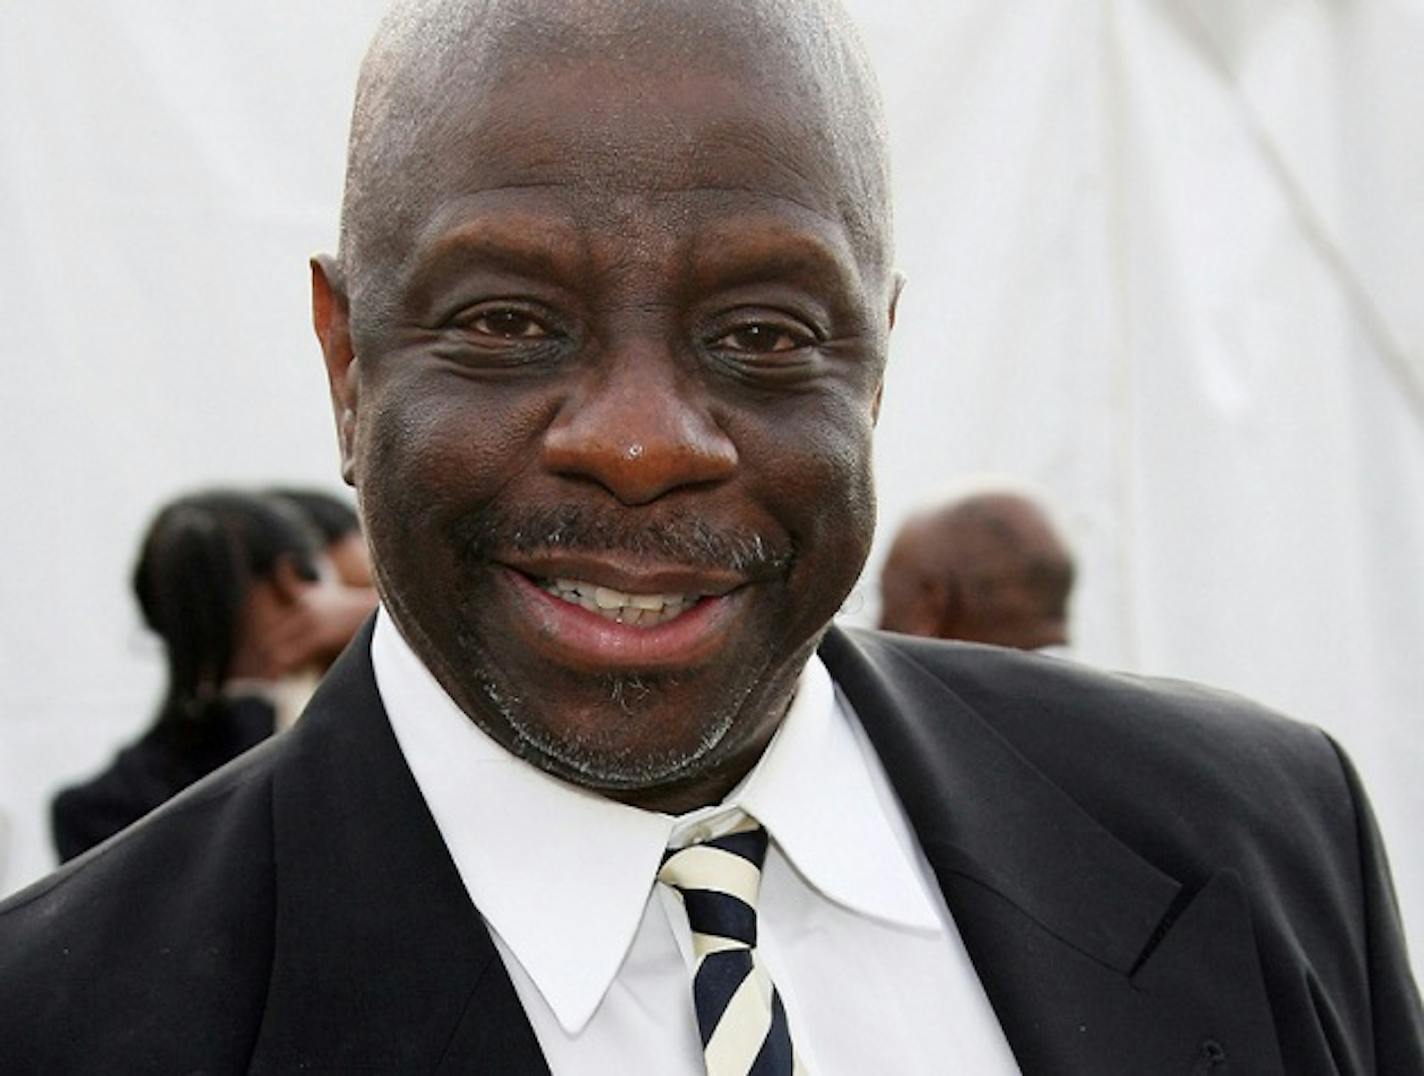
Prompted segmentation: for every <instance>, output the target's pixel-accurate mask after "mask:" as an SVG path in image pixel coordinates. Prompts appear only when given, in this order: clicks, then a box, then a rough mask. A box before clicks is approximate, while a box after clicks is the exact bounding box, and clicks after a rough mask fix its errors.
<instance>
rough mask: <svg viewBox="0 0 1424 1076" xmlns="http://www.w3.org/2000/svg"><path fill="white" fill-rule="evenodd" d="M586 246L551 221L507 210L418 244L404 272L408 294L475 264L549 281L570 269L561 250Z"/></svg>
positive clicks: (468, 221)
mask: <svg viewBox="0 0 1424 1076" xmlns="http://www.w3.org/2000/svg"><path fill="white" fill-rule="evenodd" d="M581 246H582V243H581V242H580V240H579V237H578V233H577V232H576V230H575V229H573V228H571V227H568V226H560V225H559V224H558V223H557V222H555V221H552V220H550V218H548V217H545V216H542V215H532V214H527V213H518V212H508V211H500V212H490V213H482V214H480V215H478V216H475V217H473V218H466V219H463V220H462V221H461V222H460V223H459V225H458V226H456V227H454V228H451V229H449V230H447V231H444V232H442V233H439V234H438V235H436V236H435V237H434V238H433V239H431V240H429V241H426V242H422V243H417V244H416V246H415V249H414V250H413V251H412V253H411V257H410V259H409V262H408V265H409V268H408V270H407V272H406V273H405V291H406V292H407V294H416V293H419V292H423V291H426V290H428V289H430V288H431V287H433V286H435V285H436V284H437V283H438V281H439V280H440V277H441V276H442V274H443V273H444V271H446V270H448V269H453V268H457V267H459V266H462V265H470V264H479V265H481V266H485V267H488V268H490V269H493V270H495V271H504V272H508V273H513V274H516V275H521V276H532V277H541V278H546V277H548V276H550V275H553V274H556V273H558V272H559V271H560V270H561V269H564V270H566V269H567V268H568V267H567V264H561V262H562V259H561V258H560V257H559V252H560V251H567V250H577V249H579V248H580V247H581Z"/></svg>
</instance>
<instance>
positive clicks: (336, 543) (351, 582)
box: [268, 487, 373, 587]
mask: <svg viewBox="0 0 1424 1076" xmlns="http://www.w3.org/2000/svg"><path fill="white" fill-rule="evenodd" d="M268 493H269V494H270V495H271V496H273V497H276V498H278V499H280V500H283V501H286V502H287V503H288V504H291V505H293V506H295V507H296V508H297V509H298V510H299V511H300V512H301V513H302V514H303V515H304V516H306V517H307V519H308V520H309V521H310V522H311V525H312V526H313V527H315V528H316V529H317V530H318V531H320V532H321V537H322V540H323V541H324V542H325V543H326V556H327V558H328V559H329V560H330V561H331V566H332V567H333V568H335V569H336V577H337V579H339V580H341V582H342V583H344V584H345V585H346V586H348V587H369V586H371V585H372V583H373V580H372V578H371V553H370V550H369V549H367V547H366V536H365V535H364V534H362V533H361V517H360V516H358V515H357V514H356V509H355V508H353V507H352V506H351V504H350V502H348V501H346V500H344V499H343V498H341V497H338V496H336V495H335V494H333V493H327V492H326V491H325V490H319V489H290V488H286V487H277V488H274V489H271V490H268Z"/></svg>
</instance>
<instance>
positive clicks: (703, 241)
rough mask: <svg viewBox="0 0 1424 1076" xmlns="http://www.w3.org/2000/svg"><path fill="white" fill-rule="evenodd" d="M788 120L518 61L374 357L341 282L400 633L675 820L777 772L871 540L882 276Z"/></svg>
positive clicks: (518, 745) (440, 205)
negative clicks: (798, 687) (756, 767)
mask: <svg viewBox="0 0 1424 1076" xmlns="http://www.w3.org/2000/svg"><path fill="white" fill-rule="evenodd" d="M783 96H784V95H783ZM795 108H796V104H795V102H794V101H786V100H781V101H777V100H776V98H775V95H774V93H772V91H771V88H769V87H768V86H766V85H763V86H760V87H757V86H746V87H745V88H744V87H743V86H742V85H738V84H737V83H736V82H735V81H733V80H731V79H728V78H725V77H722V76H720V75H716V74H709V73H707V72H698V71H685V70H684V71H679V72H677V73H676V74H674V75H669V74H666V73H664V74H661V75H654V74H649V73H647V72H646V70H645V69H642V68H636V67H632V66H624V67H618V66H616V65H614V64H612V63H610V64H607V65H602V64H600V65H597V66H588V65H583V66H573V67H571V68H566V69H555V70H553V71H550V70H547V69H546V70H542V71H540V72H538V73H537V74H531V75H529V76H528V77H524V78H520V77H515V76H511V77H508V78H504V79H502V80H501V82H500V88H499V90H498V91H497V92H496V93H495V94H494V95H493V96H491V95H484V96H481V97H479V98H478V99H477V100H475V101H474V102H472V103H470V104H468V105H467V106H465V107H463V108H455V109H452V110H451V113H450V115H449V117H448V123H442V125H441V126H442V130H443V131H444V132H446V133H445V134H444V135H443V136H442V142H441V143H440V145H439V153H438V154H437V155H435V156H433V157H432V159H433V160H434V161H435V162H436V163H435V166H434V167H433V168H432V169H431V170H430V172H429V173H428V174H425V175H422V176H421V177H419V182H420V183H421V184H422V185H423V186H422V193H421V195H420V197H419V199H418V214H417V215H418V222H417V225H416V227H415V228H414V229H413V232H412V234H410V235H409V239H408V245H407V246H406V247H404V248H403V249H402V250H400V251H399V252H398V255H397V256H396V257H395V258H393V259H392V262H393V264H395V265H397V266H398V268H396V269H394V270H392V271H389V272H383V274H382V279H381V281H380V283H379V295H380V303H379V306H380V308H381V310H382V313H381V315H380V316H379V317H370V318H366V319H363V311H362V310H361V309H360V308H359V307H358V308H355V309H352V310H351V311H350V319H351V347H350V349H349V350H347V349H346V348H345V346H344V344H343V340H342V337H343V335H344V331H345V328H344V327H345V310H344V308H343V305H342V304H343V300H342V298H341V296H340V294H339V293H338V294H337V295H336V296H335V297H334V298H331V299H330V301H328V297H327V295H326V292H327V285H326V280H325V277H324V275H323V274H322V273H318V282H317V292H318V296H317V307H318V323H319V330H320V331H321V332H322V336H323V342H324V345H325V347H326V351H327V358H328V365H329V367H330V371H331V375H332V381H333V390H334V393H335V398H336V404H337V411H338V421H339V424H340V425H341V426H342V429H343V453H344V455H345V458H346V463H347V466H348V474H349V475H350V476H351V477H352V479H353V480H354V482H355V483H356V485H357V486H358V488H359V490H360V494H361V502H362V509H363V512H364V515H365V520H366V528H367V535H368V539H369V541H370V544H371V547H372V550H373V554H374V559H375V563H376V575H377V580H378V584H379V586H380V588H381V592H382V595H383V597H384V599H385V602H386V604H387V606H388V608H389V609H390V611H391V613H392V615H393V616H394V618H395V620H396V622H397V624H398V625H399V626H400V628H401V630H402V632H403V633H404V634H405V636H406V638H407V639H408V640H409V641H410V642H411V644H412V645H413V647H414V648H415V649H416V650H417V652H418V653H419V654H420V656H421V657H422V658H423V659H424V660H425V662H426V663H427V664H428V665H429V666H430V667H431V668H432V670H433V671H434V672H435V674H436V676H437V677H438V678H439V679H440V680H441V682H442V684H443V685H444V686H445V688H446V689H447V690H448V691H449V692H450V693H451V694H452V696H453V697H454V698H455V699H456V700H457V701H458V702H459V703H460V704H461V705H462V706H463V707H464V708H465V710H466V711H467V712H468V713H469V714H470V715H471V716H472V717H473V718H474V719H475V720H476V721H477V722H478V723H479V724H480V726H481V727H482V728H484V729H485V730H486V731H487V732H488V733H490V734H491V735H492V736H494V737H495V738H496V739H497V740H499V741H500V742H501V743H503V744H504V745H505V746H506V747H508V748H509V749H510V750H512V751H514V752H516V753H518V754H521V755H523V756H524V757H526V758H528V759H529V760H530V761H532V762H534V763H535V764H537V765H539V766H541V767H543V768H545V769H546V770H548V771H550V772H552V773H554V774H556V775H559V776H561V777H564V778H566V779H568V780H572V781H574V782H577V783H580V784H584V785H587V786H590V787H593V788H598V789H601V790H604V791H607V792H609V793H610V794H612V795H616V796H618V797H619V798H624V799H627V800H630V801H633V802H640V803H645V804H647V805H650V806H659V807H663V808H665V809H681V808H682V807H685V806H689V805H692V804H694V803H696V802H702V801H705V800H706V799H707V798H708V797H709V796H710V797H712V798H715V797H716V796H718V795H720V794H721V793H722V792H724V791H725V790H726V788H727V787H729V786H730V784H731V783H732V782H734V781H735V779H736V778H737V777H738V776H740V774H741V773H743V772H745V770H746V769H747V768H748V767H749V766H750V765H751V763H752V762H754V761H755V759H756V757H757V756H758V755H759V754H760V752H761V750H762V749H763V748H764V747H765V745H766V743H767V741H768V740H769V739H770V736H771V734H772V733H773V732H774V730H775V728H776V725H777V723H778V722H779V720H780V717H781V715H782V712H783V711H784V708H785V705H786V703H787V701H788V699H789V697H790V694H791V692H792V690H793V688H794V684H795V679H796V676H797V674H798V673H799V671H800V668H801V666H802V664H803V662H804V660H805V659H806V657H807V656H808V655H809V653H810V652H811V650H812V649H813V648H814V646H815V644H816V642H817V641H818V639H819V637H820V634H821V632H822V630H823V628H824V626H825V625H826V623H827V622H828V621H829V619H830V617H831V616H832V615H833V614H834V613H835V611H836V609H837V608H838V607H839V605H840V603H841V601H842V600H843V598H844V597H845V595H846V594H847V593H848V591H849V589H850V587H851V585H852V584H853V582H854V581H855V579H856V577H857V575H858V573H859V571H860V568H861V565H862V563H863V561H864V559H865V555H866V552H867V549H868V545H869V541H870V536H871V529H872V523H873V516H874V505H873V494H872V487H871V475H870V436H871V429H872V425H873V421H874V415H875V410H876V404H877V399H878V392H879V386H880V378H881V370H882V363H883V356H884V348H885V337H886V334H887V331H888V320H889V317H888V315H889V309H890V304H891V300H890V289H889V287H888V285H887V283H886V281H885V280H884V279H883V275H882V273H881V271H880V270H879V269H878V268H876V267H874V265H873V264H871V263H872V262H873V259H869V258H866V257H864V256H863V254H862V252H861V251H859V250H857V248H856V245H855V243H854V242H853V240H852V238H851V236H850V234H849V231H848V229H847V226H846V224H845V223H844V221H843V219H842V215H841V213H840V212H839V211H838V209H837V199H838V198H839V197H840V196H841V195H842V190H841V187H840V185H839V181H838V180H837V178H836V176H837V174H838V173H837V171H836V169H835V168H834V167H832V162H830V161H829V160H828V158H827V156H826V155H827V154H828V153H829V152H830V151H829V150H828V149H826V148H825V145H824V142H825V140H824V139H821V138H820V137H819V133H818V132H817V131H816V130H814V129H813V130H809V131H808V130H806V129H805V128H806V126H807V125H805V124H800V123H798V118H799V117H798V116H797V114H796V111H795ZM868 266H869V267H868ZM353 268H354V270H355V271H356V272H359V271H360V267H359V266H357V267H353ZM358 301H359V299H358ZM324 307H325V309H324ZM324 314H325V315H326V316H325V317H324ZM323 322H325V324H323ZM351 352H354V355H355V358H354V361H353V360H352V359H351ZM348 412H349V413H348Z"/></svg>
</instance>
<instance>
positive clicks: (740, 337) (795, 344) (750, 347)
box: [713, 324, 810, 355]
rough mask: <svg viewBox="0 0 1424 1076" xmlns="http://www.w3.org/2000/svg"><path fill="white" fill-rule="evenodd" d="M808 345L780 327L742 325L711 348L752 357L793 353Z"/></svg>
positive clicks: (795, 334) (807, 342)
mask: <svg viewBox="0 0 1424 1076" xmlns="http://www.w3.org/2000/svg"><path fill="white" fill-rule="evenodd" d="M809 343H810V341H809V340H807V339H806V338H805V337H803V336H801V335H799V334H797V333H793V332H791V331H790V330H788V329H785V328H783V327H782V326H780V325H766V324H756V325H744V326H742V327H741V328H740V329H733V330H732V331H731V332H729V333H727V334H726V335H724V336H721V337H719V338H718V339H717V340H716V341H714V343H713V346H714V347H719V348H725V349H726V350H728V351H740V352H745V353H748V354H752V355H771V354H775V353H776V352H778V351H795V350H797V349H798V348H803V347H806V346H807V345H808V344H809Z"/></svg>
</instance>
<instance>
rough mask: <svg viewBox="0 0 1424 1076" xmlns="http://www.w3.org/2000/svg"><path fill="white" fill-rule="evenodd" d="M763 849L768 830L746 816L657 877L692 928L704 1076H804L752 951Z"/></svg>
mask: <svg viewBox="0 0 1424 1076" xmlns="http://www.w3.org/2000/svg"><path fill="white" fill-rule="evenodd" d="M766 845H767V836H766V830H764V829H763V828H762V827H761V826H759V825H757V824H756V822H754V821H753V820H752V819H750V818H748V819H746V821H745V823H744V824H743V825H742V826H740V827H739V828H738V829H737V830H736V831H734V832H732V833H728V834H724V835H723V836H721V837H714V838H713V839H712V840H709V841H705V842H703V843H701V844H694V845H691V846H690V847H687V848H680V849H674V850H672V851H669V852H668V853H667V855H666V856H665V857H664V858H663V866H662V870H660V871H659V872H658V881H660V882H663V883H665V884H667V885H670V886H672V887H673V888H674V889H676V890H677V891H678V892H679V893H681V894H682V899H683V904H684V906H685V907H686V908H687V922H688V925H689V926H690V927H691V928H692V952H693V955H694V956H695V958H696V961H697V965H696V970H695V971H694V972H693V976H692V1000H693V1003H694V1005H695V1006H696V1008H697V1025H698V1028H699V1029H700V1030H701V1032H702V1054H703V1057H704V1058H705V1059H706V1061H707V1076H804V1072H805V1070H804V1069H803V1068H802V1066H801V1064H800V1062H799V1060H798V1059H797V1058H796V1056H795V1052H794V1051H793V1050H792V1048H791V1034H790V1031H789V1029H788V1028H787V1024H786V1010H785V1009H784V1008H783V1007H782V1004H781V998H780V997H778V996H777V993H776V987H774V986H773V985H772V982H771V976H770V975H768V974H767V972H766V969H765V968H764V967H763V966H762V963H761V957H760V956H759V954H758V953H757V950H756V940H757V923H756V899H757V891H758V890H759V889H760V887H761V865H762V862H763V860H764V859H765V858H766Z"/></svg>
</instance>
